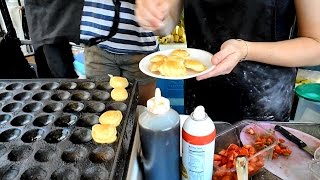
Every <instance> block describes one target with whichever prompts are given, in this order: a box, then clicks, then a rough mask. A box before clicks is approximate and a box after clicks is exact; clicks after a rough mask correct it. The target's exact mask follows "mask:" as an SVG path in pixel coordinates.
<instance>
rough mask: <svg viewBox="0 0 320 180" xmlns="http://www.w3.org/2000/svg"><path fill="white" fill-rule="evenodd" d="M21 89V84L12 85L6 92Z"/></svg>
mask: <svg viewBox="0 0 320 180" xmlns="http://www.w3.org/2000/svg"><path fill="white" fill-rule="evenodd" d="M21 87H22V84H21V83H12V84H10V85H8V86H7V87H6V90H9V91H13V90H17V89H20V88H21Z"/></svg>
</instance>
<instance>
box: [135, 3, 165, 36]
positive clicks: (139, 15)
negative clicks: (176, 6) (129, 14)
mask: <svg viewBox="0 0 320 180" xmlns="http://www.w3.org/2000/svg"><path fill="white" fill-rule="evenodd" d="M167 9H168V4H167V3H161V1H156V0H152V1H150V0H149V1H146V0H136V9H135V15H136V19H137V22H138V23H139V25H140V26H141V27H144V28H146V29H148V30H152V31H154V30H157V29H159V28H160V27H162V26H163V20H164V18H165V16H166V15H167V11H168V10H167Z"/></svg>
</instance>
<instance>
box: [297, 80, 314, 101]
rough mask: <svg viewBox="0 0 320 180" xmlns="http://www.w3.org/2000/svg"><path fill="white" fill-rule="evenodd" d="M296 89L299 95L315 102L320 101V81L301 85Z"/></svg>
mask: <svg viewBox="0 0 320 180" xmlns="http://www.w3.org/2000/svg"><path fill="white" fill-rule="evenodd" d="M295 91H296V94H297V95H298V96H299V97H302V98H304V99H307V100H310V101H314V102H320V83H310V84H303V85H299V86H298V87H297V88H296V90H295Z"/></svg>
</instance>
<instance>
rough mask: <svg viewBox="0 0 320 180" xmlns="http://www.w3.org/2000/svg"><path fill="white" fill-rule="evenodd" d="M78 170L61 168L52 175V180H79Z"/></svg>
mask: <svg viewBox="0 0 320 180" xmlns="http://www.w3.org/2000/svg"><path fill="white" fill-rule="evenodd" d="M78 174H79V173H78V170H77V169H75V168H74V167H67V166H64V167H61V168H59V169H57V170H56V171H54V172H53V174H52V175H51V179H52V180H69V179H79V178H78Z"/></svg>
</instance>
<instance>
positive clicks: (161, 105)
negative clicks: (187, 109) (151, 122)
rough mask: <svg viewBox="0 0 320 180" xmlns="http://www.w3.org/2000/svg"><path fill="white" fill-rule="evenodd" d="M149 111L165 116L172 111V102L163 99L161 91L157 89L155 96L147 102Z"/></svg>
mask: <svg viewBox="0 0 320 180" xmlns="http://www.w3.org/2000/svg"><path fill="white" fill-rule="evenodd" d="M147 109H148V111H149V112H152V113H153V114H164V113H166V112H167V111H169V110H170V101H169V99H167V98H165V97H162V96H161V91H160V89H159V88H157V89H156V91H155V96H154V97H153V98H151V99H149V100H148V101H147Z"/></svg>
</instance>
